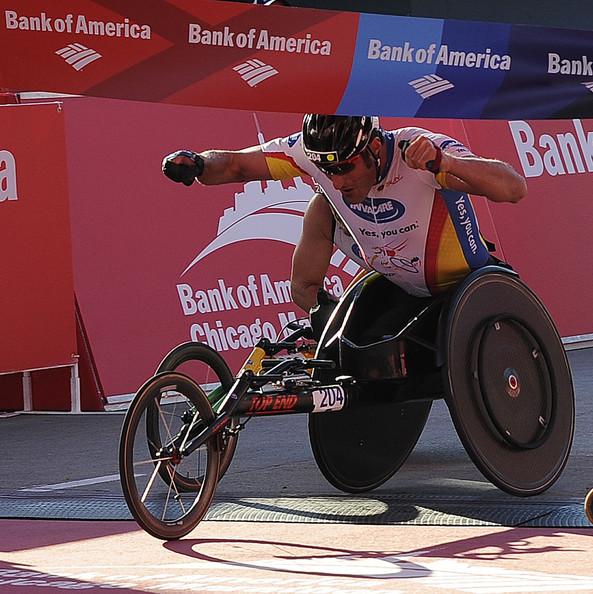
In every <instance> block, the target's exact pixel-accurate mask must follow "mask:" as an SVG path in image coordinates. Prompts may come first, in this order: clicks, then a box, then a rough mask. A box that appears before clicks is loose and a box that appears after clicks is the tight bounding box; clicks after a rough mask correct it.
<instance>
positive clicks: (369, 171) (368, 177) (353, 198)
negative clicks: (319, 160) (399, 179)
mask: <svg viewBox="0 0 593 594" xmlns="http://www.w3.org/2000/svg"><path fill="white" fill-rule="evenodd" d="M380 148H381V143H380V141H378V140H377V139H373V142H372V143H371V144H370V146H369V149H370V150H372V151H373V152H374V153H375V154H376V151H377V150H380ZM322 171H323V172H324V173H325V174H326V175H327V176H328V177H329V179H330V180H331V182H332V184H333V186H334V188H335V189H336V190H338V192H340V193H341V194H342V196H343V197H344V200H346V202H348V203H350V204H356V203H358V202H362V201H363V200H364V199H365V198H366V197H367V196H368V193H369V192H370V190H371V188H372V187H373V186H374V185H375V183H376V176H377V172H376V168H375V163H374V161H373V160H372V158H371V156H370V155H362V154H359V155H356V156H354V157H352V158H351V159H348V160H347V161H343V162H341V163H336V164H335V165H329V166H325V167H324V168H323V169H322Z"/></svg>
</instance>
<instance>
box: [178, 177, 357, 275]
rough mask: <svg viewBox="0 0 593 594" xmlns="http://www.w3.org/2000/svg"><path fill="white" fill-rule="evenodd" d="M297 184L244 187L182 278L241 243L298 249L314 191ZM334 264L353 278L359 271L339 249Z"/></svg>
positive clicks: (262, 184) (296, 179) (259, 183)
mask: <svg viewBox="0 0 593 594" xmlns="http://www.w3.org/2000/svg"><path fill="white" fill-rule="evenodd" d="M294 184H295V185H294V186H292V187H289V188H286V189H285V188H283V187H282V183H281V182H279V181H268V182H265V183H262V182H259V181H254V182H249V183H247V184H245V186H244V188H243V192H239V193H237V194H235V205H234V207H232V208H227V209H226V210H225V211H224V213H223V215H222V217H221V218H220V220H219V222H218V232H217V234H216V238H215V239H213V240H212V241H211V242H210V243H209V244H208V245H207V246H206V247H205V248H204V249H203V250H202V251H201V252H199V253H198V254H197V256H196V257H195V258H194V259H193V260H192V261H191V262H190V263H189V264H188V265H187V267H186V268H185V270H184V271H183V272H182V273H181V276H183V275H184V274H185V273H187V272H188V271H189V270H191V269H192V268H193V267H194V266H195V265H196V264H198V262H200V261H201V260H203V259H204V258H206V256H208V255H210V254H212V253H214V252H215V251H217V250H220V249H222V248H224V247H226V246H229V245H233V244H235V243H239V242H241V241H249V240H251V239H265V240H271V241H279V242H282V243H287V244H289V245H292V246H296V245H297V243H298V241H299V238H300V236H301V231H302V228H303V216H304V214H305V210H306V209H307V205H308V203H309V200H311V196H312V195H313V193H314V191H315V190H314V188H313V187H311V186H310V185H309V184H307V183H305V182H304V181H303V180H302V179H301V178H298V177H297V178H295V179H294ZM331 264H333V265H334V266H336V267H339V268H341V269H342V270H343V271H344V272H346V273H347V274H348V275H350V276H355V275H356V274H357V273H358V271H359V270H360V266H359V265H358V264H356V263H355V262H353V261H352V260H351V259H349V258H347V257H346V256H345V255H344V254H343V253H342V252H341V251H339V250H336V251H335V253H334V255H333V257H332V259H331Z"/></svg>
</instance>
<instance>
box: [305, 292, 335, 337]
mask: <svg viewBox="0 0 593 594" xmlns="http://www.w3.org/2000/svg"><path fill="white" fill-rule="evenodd" d="M337 304H338V301H337V299H335V297H332V296H331V295H330V294H329V293H327V292H326V291H324V290H323V289H319V290H318V291H317V305H314V306H313V307H312V308H311V309H310V310H309V321H310V322H311V329H312V330H313V338H314V339H315V340H316V341H318V342H319V339H320V338H321V335H322V334H323V331H324V330H325V326H326V325H327V322H328V320H329V318H330V316H331V315H332V312H333V311H334V308H335V307H336V305H337Z"/></svg>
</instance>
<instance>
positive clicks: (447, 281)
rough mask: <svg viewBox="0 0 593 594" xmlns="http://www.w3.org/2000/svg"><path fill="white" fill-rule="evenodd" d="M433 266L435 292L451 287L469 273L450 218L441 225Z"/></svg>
mask: <svg viewBox="0 0 593 594" xmlns="http://www.w3.org/2000/svg"><path fill="white" fill-rule="evenodd" d="M435 264H436V265H435V279H434V281H435V289H436V290H437V292H440V291H444V290H446V289H448V288H450V287H453V286H454V285H456V284H457V283H459V282H460V281H461V280H462V279H463V278H465V277H466V276H467V274H468V273H469V272H470V268H469V265H468V263H467V260H466V259H465V256H464V254H463V250H462V249H461V245H460V244H459V239H457V234H456V233H455V228H454V227H453V222H452V221H451V218H450V217H447V219H446V221H445V224H444V225H443V229H442V233H441V237H440V241H439V246H438V249H437V256H436V263H435Z"/></svg>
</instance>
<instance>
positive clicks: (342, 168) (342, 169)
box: [315, 155, 360, 176]
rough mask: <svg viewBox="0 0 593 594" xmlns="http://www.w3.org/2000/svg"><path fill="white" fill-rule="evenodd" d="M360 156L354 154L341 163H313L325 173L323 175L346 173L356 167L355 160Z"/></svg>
mask: <svg viewBox="0 0 593 594" xmlns="http://www.w3.org/2000/svg"><path fill="white" fill-rule="evenodd" d="M358 157H360V155H355V156H354V157H351V158H350V159H348V160H347V161H342V162H341V163H331V164H327V163H323V164H321V163H315V164H316V165H317V169H319V170H320V171H322V172H323V173H325V175H329V176H333V175H346V174H347V173H350V172H351V171H352V170H353V169H354V168H355V167H356V160H357V159H358Z"/></svg>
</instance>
